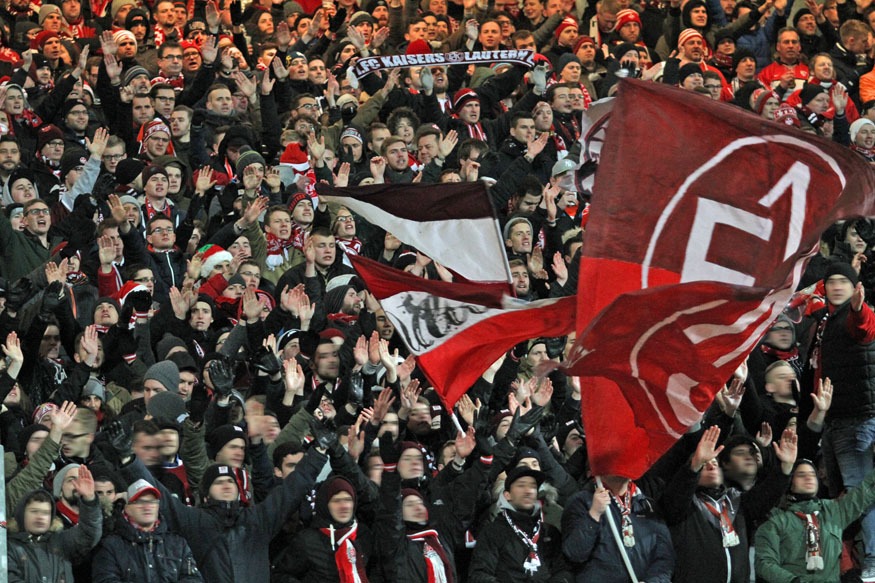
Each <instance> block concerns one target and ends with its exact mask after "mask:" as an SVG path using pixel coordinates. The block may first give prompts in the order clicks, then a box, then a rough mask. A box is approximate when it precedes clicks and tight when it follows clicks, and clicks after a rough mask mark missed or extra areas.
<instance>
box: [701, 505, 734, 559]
mask: <svg viewBox="0 0 875 583" xmlns="http://www.w3.org/2000/svg"><path fill="white" fill-rule="evenodd" d="M706 498H707V497H706V496H700V499H701V500H702V504H704V505H705V508H707V509H708V512H710V513H711V514H712V515H713V516H714V517H715V518H716V519H717V520H718V521H719V522H720V533H721V534H722V535H723V546H724V547H725V548H729V547H736V546H738V544H739V542H740V541H739V540H738V533H736V532H735V526H734V525H733V524H732V517H730V516H729V501H728V500H724V501H723V503H722V504H721V503H720V501H717V500H715V501H714V504H711V503H710V502H708V500H707V499H706Z"/></svg>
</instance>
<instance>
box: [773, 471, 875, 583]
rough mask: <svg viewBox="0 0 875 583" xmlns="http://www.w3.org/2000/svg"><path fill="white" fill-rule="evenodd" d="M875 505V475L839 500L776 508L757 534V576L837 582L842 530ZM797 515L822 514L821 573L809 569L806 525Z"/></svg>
mask: <svg viewBox="0 0 875 583" xmlns="http://www.w3.org/2000/svg"><path fill="white" fill-rule="evenodd" d="M873 503H875V472H870V473H869V475H868V476H866V479H865V480H863V483H861V484H860V485H859V486H857V487H856V488H853V489H851V490H850V491H849V492H848V493H847V494H846V495H845V496H844V497H842V498H841V499H839V500H821V499H818V498H814V499H811V500H802V501H797V502H794V503H791V504H790V505H789V506H788V507H787V508H786V509H776V510H774V511H773V512H772V516H771V517H770V518H769V520H768V521H766V523H765V524H763V525H762V526H760V527H759V529H758V530H757V534H756V573H757V577H758V578H759V579H762V580H763V581H768V582H769V583H791V582H792V583H796V582H802V581H804V582H805V583H816V582H821V581H822V582H826V581H838V580H839V579H840V576H839V558H840V557H841V554H842V531H843V530H844V529H845V528H847V526H848V525H849V524H851V523H852V522H854V521H855V520H857V519H858V518H860V515H862V514H863V512H865V511H866V509H867V508H868V507H869V506H871V505H872V504H873ZM795 512H803V513H806V514H811V513H813V512H819V513H820V514H818V521H819V523H820V546H821V556H822V557H823V570H822V571H808V570H807V569H806V566H805V563H806V554H807V553H806V544H805V541H806V526H805V523H804V522H803V521H802V519H801V518H799V517H798V516H797V515H796V514H794V513H795Z"/></svg>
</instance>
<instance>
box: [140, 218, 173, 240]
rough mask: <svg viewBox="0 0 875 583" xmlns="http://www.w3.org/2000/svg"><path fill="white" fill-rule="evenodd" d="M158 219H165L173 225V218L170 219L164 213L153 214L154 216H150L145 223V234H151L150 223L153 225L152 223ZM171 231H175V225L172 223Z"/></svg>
mask: <svg viewBox="0 0 875 583" xmlns="http://www.w3.org/2000/svg"><path fill="white" fill-rule="evenodd" d="M158 221H167V222H168V223H170V224H171V225H173V219H171V218H170V217H168V216H167V215H164V214H157V215H155V216H154V217H152V218H151V219H149V222H148V223H146V234H147V235H151V234H152V233H151V231H152V225H153V224H154V223H157V222H158ZM173 232H174V233H175V232H176V225H173Z"/></svg>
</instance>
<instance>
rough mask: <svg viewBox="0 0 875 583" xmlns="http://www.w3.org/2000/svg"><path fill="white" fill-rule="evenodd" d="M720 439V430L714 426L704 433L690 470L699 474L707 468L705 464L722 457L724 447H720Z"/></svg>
mask: <svg viewBox="0 0 875 583" xmlns="http://www.w3.org/2000/svg"><path fill="white" fill-rule="evenodd" d="M719 439H720V428H719V427H717V426H716V425H713V426H711V427H709V428H708V429H706V430H705V431H703V432H702V437H701V438H700V439H699V445H698V446H697V447H696V451H695V453H693V458H692V460H690V469H691V470H693V471H694V472H699V471H701V470H702V468H703V467H705V464H707V463H708V462H710V461H711V460H713V459H714V458H716V457H717V456H718V455H720V452H721V451H723V446H722V445H721V446H718V445H717V441H718V440H719Z"/></svg>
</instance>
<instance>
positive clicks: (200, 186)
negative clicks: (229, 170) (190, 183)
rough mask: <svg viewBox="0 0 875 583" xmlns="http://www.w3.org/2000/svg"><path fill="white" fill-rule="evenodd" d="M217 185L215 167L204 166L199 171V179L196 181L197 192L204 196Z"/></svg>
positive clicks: (195, 188)
mask: <svg viewBox="0 0 875 583" xmlns="http://www.w3.org/2000/svg"><path fill="white" fill-rule="evenodd" d="M215 185H216V180H215V178H214V174H213V169H212V168H210V167H209V166H204V167H203V168H201V169H200V170H198V172H197V180H195V183H194V191H195V194H197V195H199V196H202V195H204V194H206V192H207V191H208V190H209V189H211V188H212V187H214V186H215Z"/></svg>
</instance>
